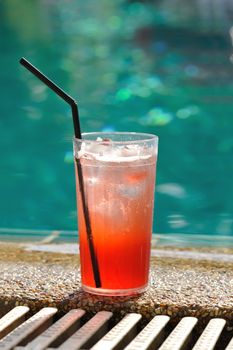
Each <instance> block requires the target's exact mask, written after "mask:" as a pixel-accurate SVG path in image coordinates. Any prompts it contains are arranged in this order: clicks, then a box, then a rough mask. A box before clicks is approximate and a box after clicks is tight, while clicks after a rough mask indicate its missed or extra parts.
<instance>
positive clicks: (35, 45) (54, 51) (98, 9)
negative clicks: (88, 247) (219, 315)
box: [0, 0, 233, 235]
mask: <svg viewBox="0 0 233 350" xmlns="http://www.w3.org/2000/svg"><path fill="white" fill-rule="evenodd" d="M16 9H17V10H16ZM232 19H233V5H232V2H231V1H226V0H225V1H220V0H218V1H213V0H196V1H192V2H188V1H184V0H176V1H172V2H171V1H168V0H154V1H147V2H144V1H141V2H140V1H126V0H125V1H123V0H117V1H114V2H110V1H107V0H101V1H98V2H95V1H92V0H88V1H85V2H76V1H72V0H69V1H65V2H64V1H61V0H58V1H55V0H50V1H44V0H36V1H33V2H29V1H23V2H22V1H20V0H9V1H5V2H0V44H1V48H2V49H1V55H0V63H1V67H2V68H1V85H0V93H1V117H0V133H1V138H0V140H1V141H0V142H1V147H0V149H1V152H2V154H1V173H0V179H1V181H0V192H1V201H0V213H1V215H0V227H10V228H17V227H18V228H21V227H25V228H30V229H49V230H50V229H59V230H75V229H76V203H75V189H74V171H73V161H72V135H73V130H72V119H71V112H70V109H69V107H68V106H67V105H66V104H64V103H63V102H62V101H61V100H60V99H58V98H57V96H54V94H53V93H51V92H50V91H48V89H47V88H45V87H44V86H43V85H42V84H41V83H40V82H39V81H38V80H36V79H35V78H34V77H33V76H31V75H30V74H29V73H28V72H26V71H25V70H24V69H23V68H22V67H21V66H19V64H18V60H19V58H20V57H21V56H25V57H27V58H28V59H29V60H31V61H32V62H33V63H34V64H35V65H36V66H38V67H39V68H41V70H43V71H44V72H45V73H46V74H48V75H49V76H50V77H51V78H52V79H54V80H55V81H56V82H57V83H58V84H59V85H61V86H62V87H63V88H64V89H65V90H67V91H68V92H69V93H70V94H71V95H72V96H74V97H75V98H77V100H78V103H79V106H80V115H81V124H82V130H83V131H86V132H87V131H102V130H103V131H112V130H119V131H141V132H150V133H155V134H157V135H158V136H159V137H160V144H159V147H160V148H159V161H158V173H157V193H156V202H155V227H154V230H155V231H156V232H160V233H165V232H183V233H204V234H205V233H207V234H211V233H213V234H220V235H221V234H222V235H231V234H232V233H233V215H232V213H233V200H232V198H233V186H232V176H233V162H232V156H233V138H232V133H233V121H232V118H233V100H232V95H233V82H232V72H233V69H232V62H231V54H232V43H231V36H232V35H231V34H230V33H232V29H231V25H232V23H233V22H232Z"/></svg>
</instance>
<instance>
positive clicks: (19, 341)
mask: <svg viewBox="0 0 233 350" xmlns="http://www.w3.org/2000/svg"><path fill="white" fill-rule="evenodd" d="M56 312H57V309H56V308H54V307H46V308H43V309H42V310H40V311H39V312H37V313H36V314H35V315H34V316H32V317H31V318H29V319H28V320H27V321H25V322H24V323H22V324H21V325H20V326H18V327H17V328H15V329H14V330H13V331H12V332H11V333H9V334H8V335H6V336H5V337H4V338H2V339H1V340H0V349H1V350H11V349H12V348H14V347H15V346H16V345H25V344H27V342H29V341H31V340H32V339H34V338H35V337H36V336H37V335H38V334H40V333H42V332H43V331H44V330H45V329H47V328H48V326H49V325H50V324H51V323H52V317H53V315H54V314H55V313H56Z"/></svg>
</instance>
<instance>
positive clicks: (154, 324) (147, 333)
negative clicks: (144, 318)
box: [125, 315, 170, 350]
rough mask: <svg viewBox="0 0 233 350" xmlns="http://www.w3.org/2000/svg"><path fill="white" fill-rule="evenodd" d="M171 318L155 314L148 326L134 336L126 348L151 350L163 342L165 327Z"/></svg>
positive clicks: (128, 349) (127, 349)
mask: <svg viewBox="0 0 233 350" xmlns="http://www.w3.org/2000/svg"><path fill="white" fill-rule="evenodd" d="M169 320H170V317H169V316H166V315H158V316H155V317H154V318H153V319H152V320H151V321H150V322H149V323H148V324H147V326H146V327H145V328H144V329H143V330H142V331H141V332H140V333H139V334H138V335H137V336H136V338H134V339H133V340H132V341H131V342H130V343H129V345H128V346H126V348H125V350H151V349H155V346H156V344H158V343H161V336H162V333H163V331H164V327H165V326H166V324H167V323H168V321H169Z"/></svg>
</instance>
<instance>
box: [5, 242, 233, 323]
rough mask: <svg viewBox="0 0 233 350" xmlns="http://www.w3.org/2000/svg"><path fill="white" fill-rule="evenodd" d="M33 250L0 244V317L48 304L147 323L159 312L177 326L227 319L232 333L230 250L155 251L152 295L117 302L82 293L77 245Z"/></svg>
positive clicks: (232, 261) (232, 267)
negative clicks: (131, 315) (134, 316)
mask: <svg viewBox="0 0 233 350" xmlns="http://www.w3.org/2000/svg"><path fill="white" fill-rule="evenodd" d="M33 248H35V246H34V247H32V246H28V245H26V244H22V245H19V244H10V243H0V271H1V274H0V317H1V315H2V314H4V313H6V312H7V311H8V310H10V309H11V308H12V307H13V306H15V305H28V306H29V307H30V309H31V310H32V312H35V311H39V310H40V309H41V307H43V306H56V307H57V308H58V309H59V312H60V313H61V314H62V313H63V312H66V311H67V310H70V309H72V308H79V307H81V308H82V309H85V310H87V311H88V313H89V314H94V313H96V312H97V311H99V310H110V311H113V312H114V316H115V319H116V320H117V319H118V318H121V317H122V316H123V315H124V314H126V313H128V312H138V313H140V314H142V316H143V320H144V321H145V322H147V321H148V320H149V319H151V318H152V317H153V316H154V315H157V314H167V315H169V316H171V319H172V321H173V322H177V321H178V320H179V319H180V318H181V317H183V316H187V315H189V316H197V317H198V318H199V319H200V321H201V322H199V324H200V325H201V326H204V325H205V324H206V323H207V321H208V320H209V319H210V318H213V317H222V318H224V319H226V320H227V329H228V330H232V329H233V255H232V251H231V250H230V249H218V250H214V249H212V250H211V251H209V250H208V251H207V250H203V249H202V250H201V251H200V249H198V250H195V249H193V250H186V249H185V248H183V249H177V248H176V249H175V248H170V249H168V248H167V249H165V248H163V249H156V250H155V251H154V250H153V251H152V255H153V256H152V258H151V280H150V286H149V288H148V290H147V292H145V293H144V294H142V295H140V296H134V297H114V298H113V297H100V296H94V295H90V294H87V293H84V292H83V291H82V290H81V288H80V271H79V258H78V255H77V253H75V250H77V249H76V247H75V246H74V245H57V246H56V245H44V246H43V247H42V249H43V250H44V251H42V250H41V251H36V250H33ZM60 248H61V249H60ZM74 248H75V249H74ZM36 249H41V247H40V246H37V248H36ZM45 250H47V251H45ZM51 251H56V252H51ZM60 251H63V253H61V252H60ZM64 252H67V253H66V254H64Z"/></svg>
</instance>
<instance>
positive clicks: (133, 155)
mask: <svg viewBox="0 0 233 350" xmlns="http://www.w3.org/2000/svg"><path fill="white" fill-rule="evenodd" d="M157 145H158V138H157V137H156V136H154V135H147V134H137V133H110V134H97V133H91V134H84V135H83V139H82V140H77V139H75V141H74V149H75V157H76V158H79V160H80V163H81V167H82V173H83V180H84V182H83V183H84V193H85V198H86V204H87V207H88V211H89V217H90V223H91V230H92V237H93V246H94V250H95V255H96V259H97V261H98V268H99V274H100V281H101V286H100V287H98V288H97V287H96V281H95V278H94V273H93V262H92V260H91V256H90V248H89V242H88V234H87V231H86V222H85V220H84V214H83V205H82V200H81V195H80V191H79V189H80V187H79V181H78V176H76V178H77V184H76V186H77V199H78V224H79V242H80V259H81V277H82V285H83V288H84V289H85V290H86V291H89V292H92V293H96V294H104V295H127V294H132V293H138V292H142V291H143V290H144V289H145V288H146V286H147V284H148V275H149V260H150V243H151V232H152V220H153V204H154V184H155V166H156V159H157Z"/></svg>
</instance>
